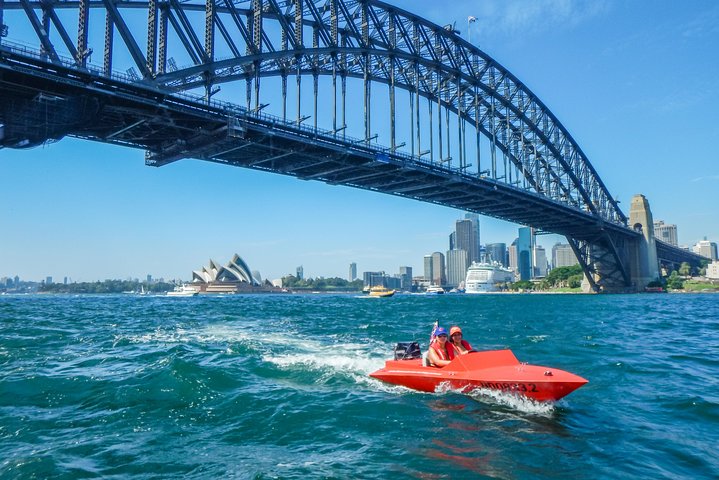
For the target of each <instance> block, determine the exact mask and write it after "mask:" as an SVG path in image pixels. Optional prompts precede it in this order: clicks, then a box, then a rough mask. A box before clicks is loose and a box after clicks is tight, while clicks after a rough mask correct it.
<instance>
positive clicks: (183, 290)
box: [167, 285, 200, 297]
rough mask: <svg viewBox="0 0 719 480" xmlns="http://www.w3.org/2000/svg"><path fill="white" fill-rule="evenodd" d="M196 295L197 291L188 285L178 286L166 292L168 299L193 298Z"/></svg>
mask: <svg viewBox="0 0 719 480" xmlns="http://www.w3.org/2000/svg"><path fill="white" fill-rule="evenodd" d="M198 293H200V292H198V291H197V290H195V289H194V288H192V287H191V286H189V285H178V286H176V287H175V289H174V290H171V291H169V292H167V296H168V297H194V296H196V295H197V294H198Z"/></svg>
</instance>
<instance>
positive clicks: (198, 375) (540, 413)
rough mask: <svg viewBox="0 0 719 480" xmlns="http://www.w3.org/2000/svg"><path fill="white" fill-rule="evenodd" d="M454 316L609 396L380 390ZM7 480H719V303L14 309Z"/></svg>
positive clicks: (1, 314)
mask: <svg viewBox="0 0 719 480" xmlns="http://www.w3.org/2000/svg"><path fill="white" fill-rule="evenodd" d="M435 320H439V321H440V324H441V325H443V326H446V327H449V326H451V325H454V324H459V325H461V326H462V328H463V330H464V333H465V337H466V338H467V339H468V340H469V341H470V342H471V343H472V344H473V346H474V347H475V348H497V347H509V348H511V349H512V350H513V351H514V353H515V355H517V357H518V358H519V359H520V360H522V361H527V362H530V363H536V364H540V365H546V366H552V367H556V368H561V369H564V370H568V371H570V372H573V373H577V374H579V375H581V376H583V377H585V378H587V379H589V381H590V383H589V384H588V385H586V386H585V387H583V388H581V389H579V390H578V391H576V392H574V393H572V394H571V395H569V396H568V397H566V398H565V399H564V400H562V401H561V402H559V403H558V404H556V405H547V404H537V403H532V402H529V401H520V400H517V399H515V398H514V397H511V396H508V395H502V394H488V393H481V392H480V393H477V394H474V395H472V396H466V395H460V394H458V393H455V392H445V393H436V394H426V393H417V392H412V391H409V390H406V389H404V388H402V387H392V386H387V385H384V384H382V383H380V382H378V381H376V380H374V379H371V378H369V377H368V376H367V374H368V373H370V372H372V371H374V370H375V369H377V368H380V367H381V366H382V365H383V362H384V359H385V358H386V357H388V356H389V355H390V351H391V349H392V346H393V344H394V343H395V342H397V341H404V340H419V341H420V342H421V345H422V348H423V350H424V349H426V344H427V337H428V335H429V332H430V329H431V325H432V323H433V322H434V321H435ZM0 373H1V377H0V478H3V479H4V478H12V479H14V478H18V479H21V478H22V479H26V478H68V479H69V478H98V477H102V478H117V479H122V478H153V479H154V478H178V477H184V478H238V479H271V478H282V479H304V478H338V479H344V478H367V479H385V478H396V479H445V478H449V479H454V478H503V479H525V478H553V479H557V478H558V479H564V478H566V479H570V478H571V479H574V478H599V479H615V478H655V479H659V478H666V479H676V478H687V479H688V478H691V479H697V478H719V454H718V453H717V445H718V444H719V380H718V375H719V295H633V296H578V295H492V296H466V295H464V296H461V295H457V296H453V295H445V296H430V297H423V296H411V295H407V296H395V297H393V298H388V299H368V298H357V297H354V296H341V295H277V296H270V295H268V296H218V297H195V298H166V297H139V296H119V295H118V296H79V297H70V296H2V297H0Z"/></svg>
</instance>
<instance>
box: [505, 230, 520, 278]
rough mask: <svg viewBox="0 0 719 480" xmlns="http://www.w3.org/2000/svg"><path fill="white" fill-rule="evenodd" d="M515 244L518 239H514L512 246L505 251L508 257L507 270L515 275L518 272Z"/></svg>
mask: <svg viewBox="0 0 719 480" xmlns="http://www.w3.org/2000/svg"><path fill="white" fill-rule="evenodd" d="M517 243H519V239H518V238H515V239H514V241H513V242H512V244H511V245H510V246H509V248H508V249H507V254H508V255H507V256H508V257H509V269H510V270H512V271H513V272H514V273H515V274H516V273H518V272H519V262H518V261H517Z"/></svg>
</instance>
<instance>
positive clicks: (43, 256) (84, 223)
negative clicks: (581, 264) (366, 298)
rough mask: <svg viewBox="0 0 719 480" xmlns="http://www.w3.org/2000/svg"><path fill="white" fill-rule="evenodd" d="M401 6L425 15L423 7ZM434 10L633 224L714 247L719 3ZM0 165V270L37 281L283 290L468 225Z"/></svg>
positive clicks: (139, 158) (444, 214)
mask: <svg viewBox="0 0 719 480" xmlns="http://www.w3.org/2000/svg"><path fill="white" fill-rule="evenodd" d="M393 3H394V4H396V5H398V6H399V7H400V8H405V9H407V10H409V11H411V12H415V13H420V12H418V11H417V10H418V7H417V5H416V2H410V1H409V0H404V1H397V2H393ZM530 6H531V8H529V7H530ZM520 7H522V8H520ZM520 12H521V13H520ZM421 14H422V16H424V17H426V18H428V19H429V20H431V21H434V22H436V23H437V24H439V25H445V24H448V23H450V24H451V23H452V22H456V24H457V25H458V28H459V29H460V30H463V29H466V25H467V23H466V19H467V16H468V15H473V16H475V17H476V18H477V19H478V21H477V22H475V23H472V24H471V28H472V40H473V42H474V43H475V44H479V46H480V47H481V48H482V49H483V50H485V51H486V52H487V53H488V54H489V55H490V56H492V57H493V58H495V59H496V60H497V61H498V62H500V63H501V64H503V65H504V66H505V67H507V68H508V69H509V70H510V71H511V72H512V73H513V74H515V75H516V76H517V77H518V78H519V79H520V80H521V81H522V82H523V83H525V84H526V85H527V86H528V87H529V88H530V89H531V90H532V91H533V92H535V93H536V94H537V96H538V97H539V98H540V99H541V101H542V102H543V103H545V104H546V105H547V106H548V107H549V109H550V110H552V112H553V113H555V114H556V116H557V117H558V119H559V120H560V121H561V122H562V123H563V124H564V125H565V126H566V127H567V128H568V130H569V131H570V133H571V134H572V135H573V136H574V137H575V138H576V140H577V141H578V143H579V145H580V146H581V147H582V149H583V150H584V152H585V153H586V154H587V156H588V158H589V160H590V161H591V162H592V164H593V166H594V167H595V169H596V170H597V171H598V173H599V175H600V177H601V178H602V180H603V181H604V183H605V184H606V185H607V187H608V188H609V190H610V192H611V193H612V194H613V195H615V196H616V197H617V198H619V199H620V201H622V202H623V203H621V204H620V207H622V208H623V209H625V213H628V212H627V211H626V210H627V209H628V202H629V199H630V198H631V196H632V195H634V194H635V193H640V192H641V193H643V194H645V195H646V196H647V198H648V200H649V202H650V205H651V208H652V212H653V215H654V219H655V220H663V221H664V222H666V223H667V224H672V225H677V231H678V243H679V244H680V245H689V246H691V245H694V244H695V243H697V242H698V241H700V240H702V239H704V238H705V237H706V238H707V239H708V240H710V241H714V242H716V241H717V240H719V213H718V212H717V208H716V205H715V204H713V203H712V200H713V198H714V194H713V192H714V191H716V190H717V187H719V174H717V171H716V167H715V165H716V163H717V162H716V161H717V158H716V155H717V154H716V152H715V151H714V149H713V144H714V143H715V142H716V141H717V140H718V139H719V127H717V126H716V124H715V122H713V120H712V119H713V115H714V113H713V112H714V110H715V108H716V107H717V106H718V105H719V86H717V85H716V82H715V81H714V80H713V79H715V78H717V77H718V76H719V71H718V70H719V66H717V65H716V62H707V61H706V59H707V58H713V54H712V53H711V52H712V48H713V47H711V45H716V44H719V42H718V41H717V40H718V39H719V31H718V29H717V28H716V25H717V24H719V6H718V5H715V4H714V3H713V2H708V1H697V2H692V4H691V5H690V7H689V8H687V7H686V6H683V5H677V4H675V3H673V2H668V1H660V2H653V3H652V4H651V5H646V4H644V5H643V4H640V3H631V4H625V3H622V2H615V1H605V2H591V3H589V2H568V3H567V2H565V3H561V4H558V3H552V2H531V3H526V2H518V1H510V2H498V1H488V2H483V4H482V5H476V4H474V3H473V2H455V3H453V4H451V5H433V4H430V5H426V6H423V7H422V12H421ZM520 31H521V32H522V34H521V35H517V33H518V32H520ZM462 34H463V36H464V37H465V38H467V32H465V31H463V32H462ZM11 36H12V32H11ZM668 57H671V58H672V68H667V66H666V58H668ZM558 71H561V75H559V74H558V73H557V72H558ZM272 108H273V106H270V107H269V108H268V113H272V112H271V111H270V110H271V109H272ZM673 139H676V140H673ZM0 169H1V172H2V175H0V189H2V191H3V193H5V200H4V202H3V203H4V205H3V207H2V208H1V209H0V226H2V234H3V235H2V236H1V237H0V277H1V276H8V277H14V276H15V275H18V276H19V277H20V278H22V279H36V280H38V281H39V280H41V279H44V278H46V277H48V276H52V277H53V278H56V279H62V278H63V277H65V276H67V277H70V278H72V279H73V280H76V281H95V280H102V279H105V278H127V277H130V278H133V277H139V278H144V277H145V275H146V274H148V273H149V274H152V275H153V277H157V278H160V277H163V278H189V277H190V275H191V272H192V270H193V269H195V268H196V267H197V265H202V264H204V263H205V262H207V260H208V259H210V258H225V257H229V256H230V255H232V254H233V253H235V252H238V253H239V254H240V255H242V256H243V257H244V258H246V259H247V260H248V262H249V263H250V264H251V265H252V266H253V268H257V269H258V270H260V272H261V273H262V276H263V278H270V279H272V278H279V277H281V276H283V275H286V274H289V273H292V272H293V269H294V268H295V267H296V266H297V265H304V268H305V275H306V276H307V277H317V276H324V277H334V276H337V277H341V278H345V276H346V275H347V266H348V264H349V263H351V262H356V263H357V266H358V270H359V271H379V270H387V269H388V268H391V269H392V273H395V272H394V270H395V269H397V268H398V267H399V266H403V265H404V266H410V267H413V269H414V271H415V272H420V271H422V267H423V265H422V259H423V256H424V255H426V254H431V253H432V252H434V251H440V252H445V251H446V248H445V246H446V236H447V233H448V231H450V230H451V226H452V225H454V223H455V221H456V220H457V219H459V218H461V217H462V215H463V214H464V212H460V211H458V210H454V209H450V208H446V207H440V206H437V205H431V204H423V203H420V202H416V201H412V200H407V199H402V198H397V197H392V196H387V195H381V194H377V193H372V192H365V191H359V190H354V189H351V188H348V187H341V186H329V185H325V184H322V183H318V182H300V181H298V180H297V179H294V178H288V177H283V176H279V175H272V174H267V173H261V172H256V171H250V170H244V169H238V168H232V167H228V166H222V165H217V164H213V163H208V162H201V161H195V160H183V161H179V162H176V163H174V164H171V165H168V166H166V167H162V168H159V169H154V168H150V167H145V166H144V154H143V152H141V151H137V150H131V149H127V148H122V147H115V146H109V145H101V144H94V143H90V142H84V141H81V140H76V139H64V140H62V141H60V142H58V143H55V144H48V145H46V146H43V147H38V148H35V149H32V150H27V151H20V150H9V149H2V150H0ZM228 199H229V200H228ZM480 223H481V242H482V243H483V244H487V243H506V244H507V246H509V244H510V243H511V242H512V240H513V239H514V238H515V237H516V229H517V227H518V226H517V225H514V224H511V223H508V222H503V221H500V220H495V219H492V218H488V217H485V216H482V217H481V221H480ZM539 243H540V244H541V245H542V246H543V247H544V248H545V250H547V251H550V249H551V247H552V245H553V244H554V243H555V242H554V241H549V242H545V238H540V239H539Z"/></svg>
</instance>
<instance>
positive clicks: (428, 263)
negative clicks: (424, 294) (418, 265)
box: [424, 255, 433, 282]
mask: <svg viewBox="0 0 719 480" xmlns="http://www.w3.org/2000/svg"><path fill="white" fill-rule="evenodd" d="M432 273H433V272H432V255H425V256H424V281H425V282H431V281H432Z"/></svg>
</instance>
